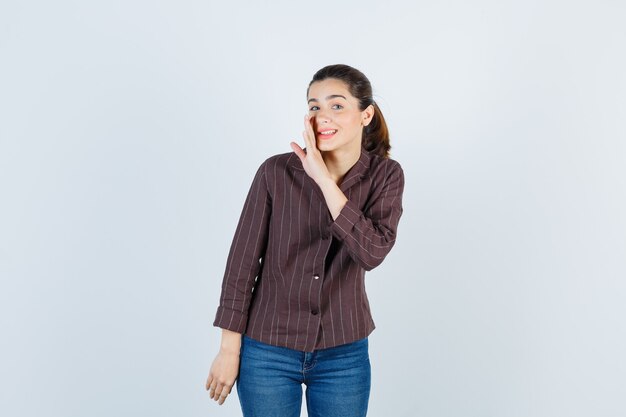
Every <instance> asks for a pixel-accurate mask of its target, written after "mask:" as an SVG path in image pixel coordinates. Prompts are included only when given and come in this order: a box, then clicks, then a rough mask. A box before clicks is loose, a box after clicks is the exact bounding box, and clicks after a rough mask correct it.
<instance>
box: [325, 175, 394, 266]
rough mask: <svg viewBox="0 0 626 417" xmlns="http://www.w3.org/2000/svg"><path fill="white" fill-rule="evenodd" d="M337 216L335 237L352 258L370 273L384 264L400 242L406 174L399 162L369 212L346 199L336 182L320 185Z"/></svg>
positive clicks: (334, 216) (333, 232) (329, 181)
mask: <svg viewBox="0 0 626 417" xmlns="http://www.w3.org/2000/svg"><path fill="white" fill-rule="evenodd" d="M319 186H320V188H321V189H322V192H323V193H324V197H325V199H326V203H327V205H328V208H329V210H330V213H331V215H332V217H333V220H334V222H333V223H332V224H331V232H332V234H333V235H334V236H335V237H336V238H337V239H339V240H341V241H343V242H344V243H345V245H346V246H347V247H348V250H349V252H350V254H351V255H352V258H353V259H354V260H355V261H356V262H357V263H358V264H359V265H361V266H362V267H363V268H364V269H365V270H366V271H370V270H372V269H374V268H375V267H377V266H378V265H380V264H381V263H382V261H383V259H384V258H385V257H386V256H387V254H388V253H389V251H391V248H392V247H393V246H394V244H395V241H396V233H397V227H398V223H399V221H400V217H401V216H402V212H403V209H402V194H403V192H404V172H403V170H402V167H401V166H400V164H398V163H396V164H394V165H393V167H392V168H391V169H390V172H389V174H388V176H387V178H385V183H384V185H383V186H382V188H381V190H380V192H379V193H378V195H377V196H375V197H374V201H373V202H372V203H371V205H370V207H369V208H368V209H367V210H366V211H365V212H363V211H361V210H360V209H359V207H358V206H357V205H356V203H355V202H353V201H351V200H349V199H348V198H346V196H345V194H344V193H343V192H342V191H341V189H339V187H338V186H337V184H335V182H334V181H332V180H324V181H322V182H321V183H320V184H319Z"/></svg>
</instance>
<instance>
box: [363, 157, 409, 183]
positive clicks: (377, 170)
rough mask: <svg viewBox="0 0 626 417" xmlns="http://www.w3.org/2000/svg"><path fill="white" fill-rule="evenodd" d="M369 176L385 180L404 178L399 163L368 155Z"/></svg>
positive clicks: (390, 159)
mask: <svg viewBox="0 0 626 417" xmlns="http://www.w3.org/2000/svg"><path fill="white" fill-rule="evenodd" d="M369 171H370V174H371V176H372V177H373V178H378V179H387V178H390V177H398V176H399V177H404V170H403V169H402V165H401V164H400V162H398V161H396V160H395V159H392V158H384V157H382V156H380V155H376V154H370V169H369Z"/></svg>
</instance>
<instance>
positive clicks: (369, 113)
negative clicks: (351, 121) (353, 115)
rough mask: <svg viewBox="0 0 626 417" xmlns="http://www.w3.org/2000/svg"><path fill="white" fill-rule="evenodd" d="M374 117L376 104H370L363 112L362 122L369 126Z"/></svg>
mask: <svg viewBox="0 0 626 417" xmlns="http://www.w3.org/2000/svg"><path fill="white" fill-rule="evenodd" d="M373 118H374V105H373V104H370V105H369V106H367V107H366V108H365V110H363V111H362V112H361V124H362V125H363V126H367V125H368V124H370V123H371V121H372V119H373Z"/></svg>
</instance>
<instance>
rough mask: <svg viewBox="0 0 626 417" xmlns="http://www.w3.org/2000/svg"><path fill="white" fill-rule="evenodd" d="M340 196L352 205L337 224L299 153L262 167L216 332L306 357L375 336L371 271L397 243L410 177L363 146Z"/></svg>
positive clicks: (240, 228) (241, 226) (235, 244)
mask: <svg viewBox="0 0 626 417" xmlns="http://www.w3.org/2000/svg"><path fill="white" fill-rule="evenodd" d="M339 188H340V189H341V191H343V193H344V194H345V195H346V197H347V198H348V201H347V202H346V205H345V206H344V207H343V208H342V210H341V212H340V213H339V216H338V217H337V218H336V219H335V220H334V221H333V219H332V216H331V214H330V211H329V210H328V206H327V205H326V200H325V199H324V195H323V194H322V190H321V188H320V187H319V186H318V185H317V183H316V182H315V181H313V179H311V177H309V176H308V174H307V173H306V172H305V171H304V168H303V167H302V162H301V161H300V159H299V158H298V156H297V155H296V154H295V153H294V152H288V153H283V154H278V155H274V156H271V157H269V158H267V159H266V160H265V161H264V162H263V163H262V164H261V165H260V167H259V168H258V170H257V172H256V175H255V176H254V180H253V181H252V185H251V187H250V190H249V192H248V195H247V197H246V201H245V204H244V206H243V209H242V212H241V216H240V218H239V223H238V225H237V228H236V230H235V236H234V238H233V241H232V244H231V247H230V252H229V255H228V259H227V261H226V271H225V273H224V278H223V281H222V292H221V296H220V301H219V306H218V308H217V313H216V316H215V321H214V323H213V325H214V326H217V327H221V328H224V329H228V330H233V331H236V332H239V333H245V334H246V335H248V336H249V337H251V338H253V339H257V340H259V341H261V342H264V343H268V344H271V345H275V346H284V347H288V348H291V349H297V350H300V351H306V352H312V351H313V350H315V349H321V348H328V347H333V346H337V345H341V344H345V343H350V342H353V341H355V340H358V339H361V338H364V337H366V336H368V335H369V334H370V333H371V332H372V331H373V330H374V328H375V325H374V321H373V320H372V316H371V312H370V307H369V301H368V299H367V294H366V292H365V284H364V277H365V271H369V270H371V269H373V268H375V267H376V266H378V265H380V263H381V262H382V261H383V259H384V258H385V256H386V255H387V254H388V253H389V251H390V250H391V248H392V247H393V246H394V243H395V241H396V235H397V227H398V222H399V220H400V216H401V215H402V193H403V191H404V172H403V170H402V167H401V166H400V164H399V163H398V162H397V161H395V160H393V159H388V158H383V157H380V156H378V155H375V154H373V153H370V152H368V151H366V150H365V149H363V148H362V149H361V156H360V157H359V160H358V161H357V162H356V163H355V164H354V165H353V166H352V167H351V168H350V170H348V172H347V173H346V175H345V176H344V177H343V180H342V181H341V184H340V186H339Z"/></svg>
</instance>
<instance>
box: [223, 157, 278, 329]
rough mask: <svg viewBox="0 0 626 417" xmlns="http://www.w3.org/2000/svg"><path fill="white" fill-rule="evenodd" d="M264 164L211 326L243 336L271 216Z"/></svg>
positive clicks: (241, 220)
mask: <svg viewBox="0 0 626 417" xmlns="http://www.w3.org/2000/svg"><path fill="white" fill-rule="evenodd" d="M266 165H267V161H265V162H264V163H262V164H261V166H260V167H259V169H258V170H257V172H256V174H255V176H254V179H253V181H252V185H251V186H250V190H249V191H248V195H247V197H246V201H245V203H244V206H243V209H242V211H241V215H240V217H239V223H238V224H237V228H236V230H235V235H234V237H233V241H232V244H231V246H230V252H229V254H228V259H227V261H226V271H225V272H224V278H223V281H222V292H221V296H220V302H219V306H218V308H217V312H216V314H215V321H214V322H213V325H214V326H216V327H221V328H223V329H228V330H232V331H235V332H238V333H244V331H245V329H246V324H247V322H248V308H249V306H250V301H251V298H252V290H253V287H254V284H255V278H256V277H257V275H258V273H259V271H260V268H261V258H262V257H263V256H265V250H266V247H267V238H268V232H269V220H270V214H271V208H272V205H271V197H270V194H269V190H268V187H267V176H266Z"/></svg>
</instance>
